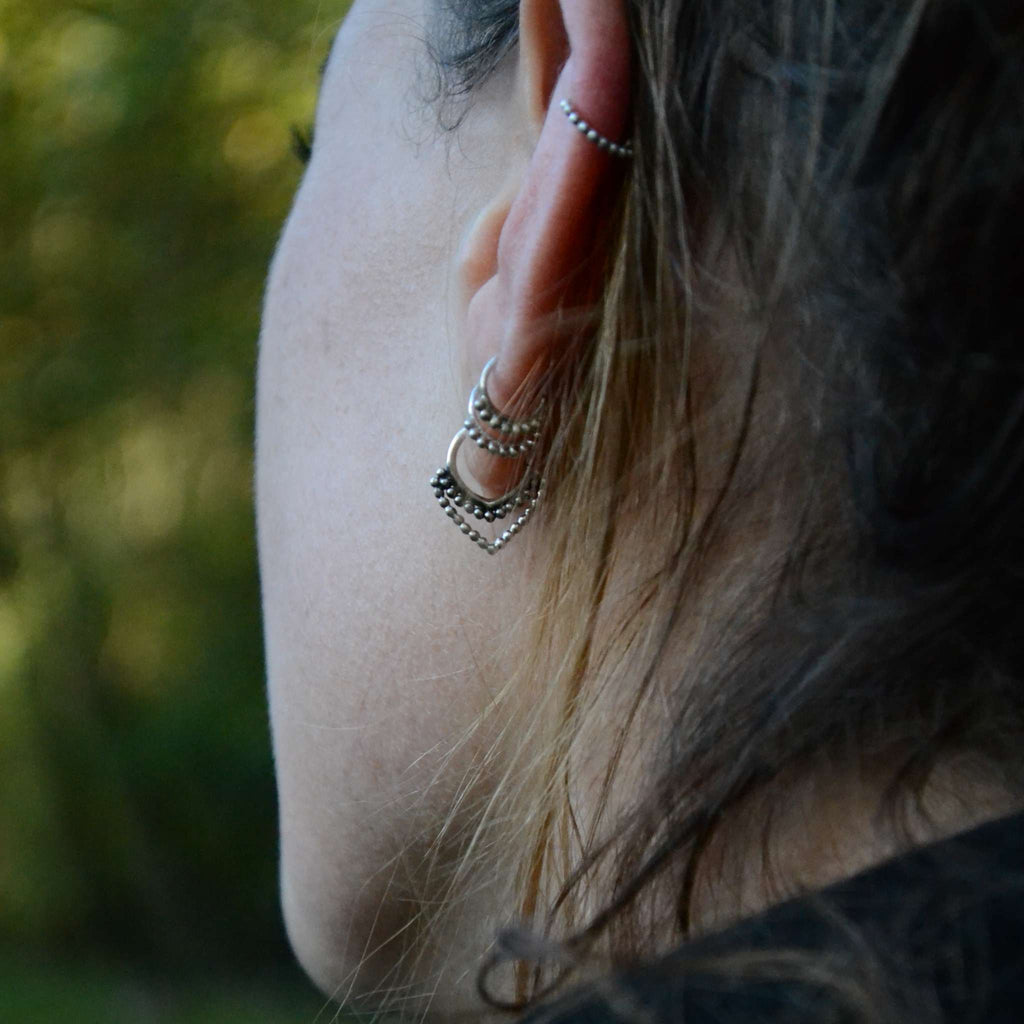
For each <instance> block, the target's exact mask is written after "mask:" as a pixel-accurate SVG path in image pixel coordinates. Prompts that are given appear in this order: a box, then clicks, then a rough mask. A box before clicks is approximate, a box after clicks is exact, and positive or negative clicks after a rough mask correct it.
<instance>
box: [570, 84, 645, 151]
mask: <svg viewBox="0 0 1024 1024" xmlns="http://www.w3.org/2000/svg"><path fill="white" fill-rule="evenodd" d="M559 106H560V107H561V108H562V110H563V111H564V112H565V116H566V117H567V118H569V123H570V124H571V125H572V126H573V127H574V128H575V129H576V130H577V131H578V132H579V133H580V135H582V136H583V137H584V138H585V139H586V140H587V141H588V142H592V143H594V145H595V146H597V148H598V149H603V150H605V152H607V153H611V155H612V156H617V157H621V158H622V159H623V160H628V159H629V158H630V157H632V155H633V145H632V143H629V142H623V143H621V144H619V143H618V142H612V140H611V139H609V138H608V137H607V136H604V135H602V134H601V133H600V132H599V131H598V130H597V129H596V128H595V127H594V126H593V125H591V124H587V122H586V121H584V120H583V118H582V117H580V113H579V111H578V110H577V109H576V108H575V107H574V106H573V105H572V100H568V99H566V100H562V101H561V103H560V104H559Z"/></svg>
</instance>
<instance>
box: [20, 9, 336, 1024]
mask: <svg viewBox="0 0 1024 1024" xmlns="http://www.w3.org/2000/svg"><path fill="white" fill-rule="evenodd" d="M343 13H344V3H343V0H291V2H289V3H284V4H282V3H278V2H275V0H173V2H170V0H167V2H163V3H158V2H154V0H94V2H88V3H80V4H74V3H69V2H56V0H0V1020H2V1021H4V1022H10V1024H35V1022H37V1021H38V1022H44V1021H45V1022H47V1024H49V1022H51V1021H64V1020H73V1021H75V1022H76V1024H90V1022H93V1021H97V1022H104V1024H110V1022H118V1021H132V1022H136V1021H138V1022H150V1021H152V1022H160V1024H162V1022H171V1021H173V1022H175V1024H178V1022H195V1024H198V1022H207V1021H209V1022H211V1024H212V1022H217V1024H229V1022H232V1021H246V1022H247V1024H260V1022H263V1021H266V1022H272V1021H273V1022H285V1021H294V1022H299V1021H311V1020H313V1019H315V1018H316V1017H317V1015H318V1012H319V1011H321V1009H322V1007H323V1003H322V1000H321V999H320V998H319V997H318V996H317V995H316V994H315V993H314V992H313V991H312V989H311V987H310V986H309V985H308V984H307V983H306V982H305V981H304V979H303V978H302V976H301V974H300V972H299V970H298V968H297V967H296V966H295V965H294V964H293V962H292V959H291V955H290V953H289V951H288V948H287V944H286V941H285V938H284V933H283V929H282V925H281V922H280V918H279V911H278V904H277V886H276V822H275V813H276V812H275V806H274V790H273V778H272V765H271V759H270V749H269V738H268V728H267V718H266V713H265V708H264V694H263V668H262V651H261V638H260V623H259V601H258V581H257V576H256V564H255V552H254V531H253V517H252V508H251V487H252V479H251V477H252V414H253V396H252V387H253V373H254V363H255V353H256V348H255V345H256V337H257V331H258V322H259V312H260V301H261V294H262V287H263V281H264V276H265V272H266V267H267V263H268V261H269V259H270V256H271V254H272V251H273V246H274V242H275V239H276V236H277V233H278V231H279V230H280V226H281V222H282V220H283V218H284V216H285V214H286V212H287V208H288V204H289V201H290V198H291V196H292V193H293V191H294V189H295V187H296V185H297V183H298V178H299V175H300V172H301V165H300V163H299V161H298V160H297V159H296V157H295V155H294V154H293V152H292V148H293V138H292V130H293V127H297V128H299V129H300V131H301V130H303V129H304V128H305V126H306V125H308V123H309V122H310V120H311V119H312V114H313V107H314V102H315V96H316V89H317V85H318V77H319V69H320V65H321V62H322V61H323V59H324V57H325V56H326V53H327V50H328V46H329V43H330V41H331V37H332V35H333V32H334V30H335V29H336V27H337V24H338V22H339V20H340V18H341V16H342V14H343ZM331 1017H332V1013H331V1012H330V1011H329V1010H325V1011H324V1012H323V1013H322V1014H321V1015H320V1018H319V1019H321V1020H325V1019H331Z"/></svg>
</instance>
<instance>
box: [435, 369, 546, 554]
mask: <svg viewBox="0 0 1024 1024" xmlns="http://www.w3.org/2000/svg"><path fill="white" fill-rule="evenodd" d="M496 362H497V359H496V358H495V359H491V360H490V361H489V362H488V363H487V365H486V366H485V367H484V368H483V372H482V373H481V374H480V381H479V383H478V384H476V386H475V387H474V388H473V390H472V391H471V392H470V394H469V408H468V412H467V415H466V419H465V420H464V421H463V424H462V426H461V427H460V428H459V430H458V432H457V433H456V434H455V436H454V437H453V438H452V443H451V444H450V445H449V446H448V458H447V461H446V463H445V465H444V466H442V467H441V468H440V469H439V470H438V471H437V472H436V473H435V474H434V475H433V476H432V477H431V478H430V486H431V487H432V488H433V489H434V497H435V498H436V499H437V503H438V504H439V505H440V506H441V509H442V510H443V512H444V514H445V515H446V516H447V517H448V518H449V519H450V520H451V521H452V522H453V523H454V524H455V525H456V526H457V527H458V528H459V531H460V532H461V533H463V534H464V535H465V536H466V537H468V538H469V539H470V540H471V541H472V542H473V543H474V544H476V545H477V547H479V548H480V549H481V550H482V551H486V552H487V553H488V554H489V555H493V554H494V553H495V552H496V551H500V550H501V549H502V548H503V547H504V546H505V545H506V544H507V543H508V542H509V541H510V540H511V539H512V538H513V537H514V536H515V535H516V534H517V533H518V532H519V531H520V530H521V529H522V528H523V527H524V526H525V525H526V524H527V522H528V521H529V519H530V516H532V515H533V511H534V509H535V508H536V507H537V503H538V502H539V501H540V498H541V494H542V493H543V492H544V481H543V480H542V479H541V477H540V475H539V474H538V473H536V472H534V471H533V470H531V469H530V468H529V466H528V467H527V470H526V473H525V475H524V476H523V479H522V480H520V481H519V483H518V484H517V485H516V486H515V487H513V488H512V489H511V490H510V491H507V492H506V493H505V494H503V495H502V496H501V497H500V498H485V497H483V495H481V494H477V492H476V491H474V490H473V489H472V488H471V487H470V486H469V485H468V484H467V483H466V482H465V481H464V480H463V479H462V477H461V476H460V475H459V470H458V467H457V465H456V461H457V459H458V456H459V449H460V448H461V447H462V445H463V442H464V441H465V440H466V439H467V438H468V439H469V440H470V441H472V442H473V443H474V444H475V445H476V446H477V447H478V448H482V449H483V450H484V451H486V452H488V453H489V454H491V455H496V456H498V457H499V458H503V459H518V458H522V457H523V456H527V455H529V454H530V453H531V452H532V451H533V449H534V448H535V447H536V444H537V439H538V437H539V436H540V428H541V424H542V419H541V415H540V412H538V413H535V414H534V415H533V416H531V417H530V418H529V419H525V420H514V419H512V418H511V417H509V416H506V415H504V414H503V413H501V412H499V411H498V410H497V409H496V408H495V406H494V403H493V402H492V401H491V398H490V395H488V393H487V378H488V376H489V375H490V372H491V370H492V369H493V367H494V364H495V363H496ZM467 516H473V517H474V518H475V519H477V520H483V521H485V522H488V523H493V522H495V521H496V520H504V519H508V518H511V519H512V522H511V523H509V525H508V526H507V527H505V529H504V530H502V531H501V533H499V534H498V536H497V537H495V538H494V539H493V540H488V539H487V537H485V536H484V535H483V534H481V533H480V531H479V530H477V529H474V528H473V527H472V526H470V524H469V522H468V520H467V518H466V517H467Z"/></svg>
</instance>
